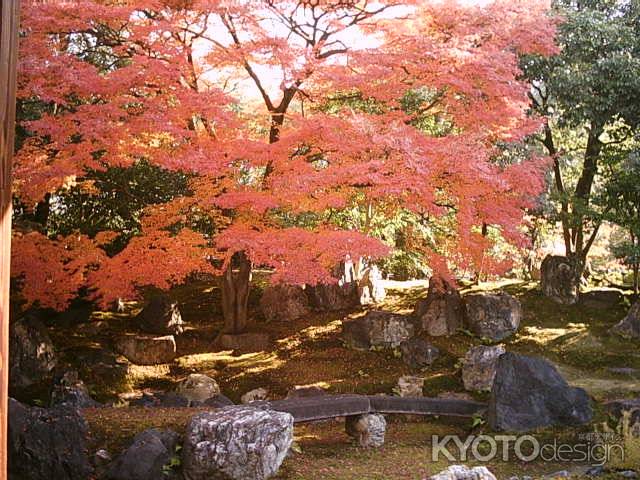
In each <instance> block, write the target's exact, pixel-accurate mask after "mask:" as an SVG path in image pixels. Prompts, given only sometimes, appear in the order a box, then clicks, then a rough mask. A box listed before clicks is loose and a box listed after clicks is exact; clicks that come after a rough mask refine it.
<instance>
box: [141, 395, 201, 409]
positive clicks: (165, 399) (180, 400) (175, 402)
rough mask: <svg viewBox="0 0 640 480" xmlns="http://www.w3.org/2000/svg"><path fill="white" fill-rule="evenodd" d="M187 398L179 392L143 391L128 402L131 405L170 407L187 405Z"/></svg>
mask: <svg viewBox="0 0 640 480" xmlns="http://www.w3.org/2000/svg"><path fill="white" fill-rule="evenodd" d="M189 404H190V402H189V400H188V399H187V398H185V397H183V396H182V395H180V394H179V393H175V392H166V393H165V392H162V393H146V392H145V393H143V394H142V397H140V398H136V399H134V400H131V401H130V402H129V406H131V407H147V408H153V407H170V408H180V407H188V406H189Z"/></svg>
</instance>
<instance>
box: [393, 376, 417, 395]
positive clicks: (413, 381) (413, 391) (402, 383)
mask: <svg viewBox="0 0 640 480" xmlns="http://www.w3.org/2000/svg"><path fill="white" fill-rule="evenodd" d="M396 389H397V392H398V395H400V396H401V397H422V396H423V393H422V391H423V389H424V378H422V377H414V376H411V375H405V376H403V377H400V378H399V379H398V386H397V387H396Z"/></svg>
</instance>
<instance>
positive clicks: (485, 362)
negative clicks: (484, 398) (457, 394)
mask: <svg viewBox="0 0 640 480" xmlns="http://www.w3.org/2000/svg"><path fill="white" fill-rule="evenodd" d="M503 353H505V349H504V346H503V345H496V346H486V345H478V346H475V347H472V348H471V349H470V350H469V351H468V352H467V354H466V355H465V357H464V361H463V366H462V382H463V383H464V388H465V389H466V390H470V391H489V390H491V387H493V380H494V379H495V377H496V368H497V367H498V358H499V357H500V355H502V354H503Z"/></svg>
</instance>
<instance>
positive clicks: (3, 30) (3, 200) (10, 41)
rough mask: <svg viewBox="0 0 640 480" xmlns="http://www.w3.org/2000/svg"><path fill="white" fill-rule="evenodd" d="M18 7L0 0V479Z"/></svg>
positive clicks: (0, 476) (1, 473) (3, 472)
mask: <svg viewBox="0 0 640 480" xmlns="http://www.w3.org/2000/svg"><path fill="white" fill-rule="evenodd" d="M18 4H19V0H2V5H1V6H0V480H6V478H7V398H8V391H9V268H10V264H11V161H12V158H13V149H14V135H15V114H16V61H17V51H18Z"/></svg>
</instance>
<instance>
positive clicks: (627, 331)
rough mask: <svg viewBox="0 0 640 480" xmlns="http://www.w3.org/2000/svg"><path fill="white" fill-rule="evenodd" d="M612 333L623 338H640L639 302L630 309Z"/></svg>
mask: <svg viewBox="0 0 640 480" xmlns="http://www.w3.org/2000/svg"><path fill="white" fill-rule="evenodd" d="M612 331H613V332H614V333H617V334H618V335H620V336H622V337H624V338H640V301H639V302H636V303H635V304H634V305H633V306H632V307H631V310H629V313H628V314H627V316H626V317H625V318H624V319H623V320H622V321H621V322H620V323H618V324H616V325H615V326H614V327H613V329H612Z"/></svg>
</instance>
